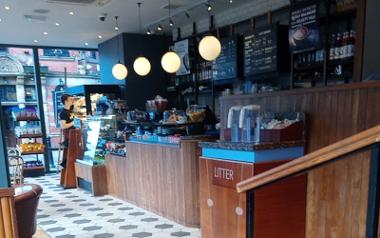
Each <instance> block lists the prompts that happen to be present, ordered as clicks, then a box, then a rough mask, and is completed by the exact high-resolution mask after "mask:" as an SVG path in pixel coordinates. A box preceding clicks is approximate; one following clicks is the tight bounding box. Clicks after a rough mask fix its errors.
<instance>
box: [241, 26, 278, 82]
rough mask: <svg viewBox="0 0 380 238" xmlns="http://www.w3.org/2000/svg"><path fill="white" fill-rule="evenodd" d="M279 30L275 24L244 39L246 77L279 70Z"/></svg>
mask: <svg viewBox="0 0 380 238" xmlns="http://www.w3.org/2000/svg"><path fill="white" fill-rule="evenodd" d="M277 29H278V25H277V24H275V25H271V26H269V27H264V28H260V29H257V30H256V31H255V32H254V33H253V34H251V35H248V36H245V37H244V75H245V76H251V75H257V74H262V73H267V72H273V71H276V70H277Z"/></svg>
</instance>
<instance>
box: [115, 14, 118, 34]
mask: <svg viewBox="0 0 380 238" xmlns="http://www.w3.org/2000/svg"><path fill="white" fill-rule="evenodd" d="M118 18H119V16H115V27H114V29H115V31H119V23H118V21H117V19H118Z"/></svg>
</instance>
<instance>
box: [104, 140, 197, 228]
mask: <svg viewBox="0 0 380 238" xmlns="http://www.w3.org/2000/svg"><path fill="white" fill-rule="evenodd" d="M126 147H127V157H126V158H123V157H119V156H113V155H107V158H106V169H107V182H108V192H109V194H110V195H113V196H115V197H118V198H120V199H123V200H126V201H128V202H131V203H133V204H136V205H137V206H139V207H142V208H145V209H147V210H149V211H152V212H154V213H157V214H159V215H161V216H164V217H166V218H168V219H171V220H173V221H175V222H178V223H180V224H183V225H186V226H191V227H199V223H200V221H199V220H200V218H199V217H200V215H199V168H198V165H199V158H198V142H197V141H193V140H189V141H186V140H184V141H182V142H181V143H180V145H179V146H170V145H161V144H148V143H138V142H127V143H126Z"/></svg>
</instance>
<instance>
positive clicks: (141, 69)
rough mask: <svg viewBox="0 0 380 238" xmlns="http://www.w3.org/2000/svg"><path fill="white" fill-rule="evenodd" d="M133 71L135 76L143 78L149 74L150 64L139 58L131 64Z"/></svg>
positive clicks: (142, 57) (145, 59) (141, 57)
mask: <svg viewBox="0 0 380 238" xmlns="http://www.w3.org/2000/svg"><path fill="white" fill-rule="evenodd" d="M133 69H134V70H135V72H136V74H138V75H140V76H145V75H147V74H149V72H150V69H151V66H150V62H149V60H148V59H147V58H145V57H144V56H140V57H138V58H137V59H136V60H135V62H134V63H133Z"/></svg>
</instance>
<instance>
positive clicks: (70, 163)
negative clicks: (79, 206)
mask: <svg viewBox="0 0 380 238" xmlns="http://www.w3.org/2000/svg"><path fill="white" fill-rule="evenodd" d="M65 133H68V135H67V136H68V137H67V138H69V144H68V148H66V149H64V150H63V158H66V160H67V161H66V168H65V169H63V170H62V171H61V181H60V184H61V185H62V186H63V187H64V188H76V187H77V183H76V175H75V161H76V160H77V159H78V158H82V156H83V148H82V133H81V130H80V129H70V130H67V131H64V134H65Z"/></svg>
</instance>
